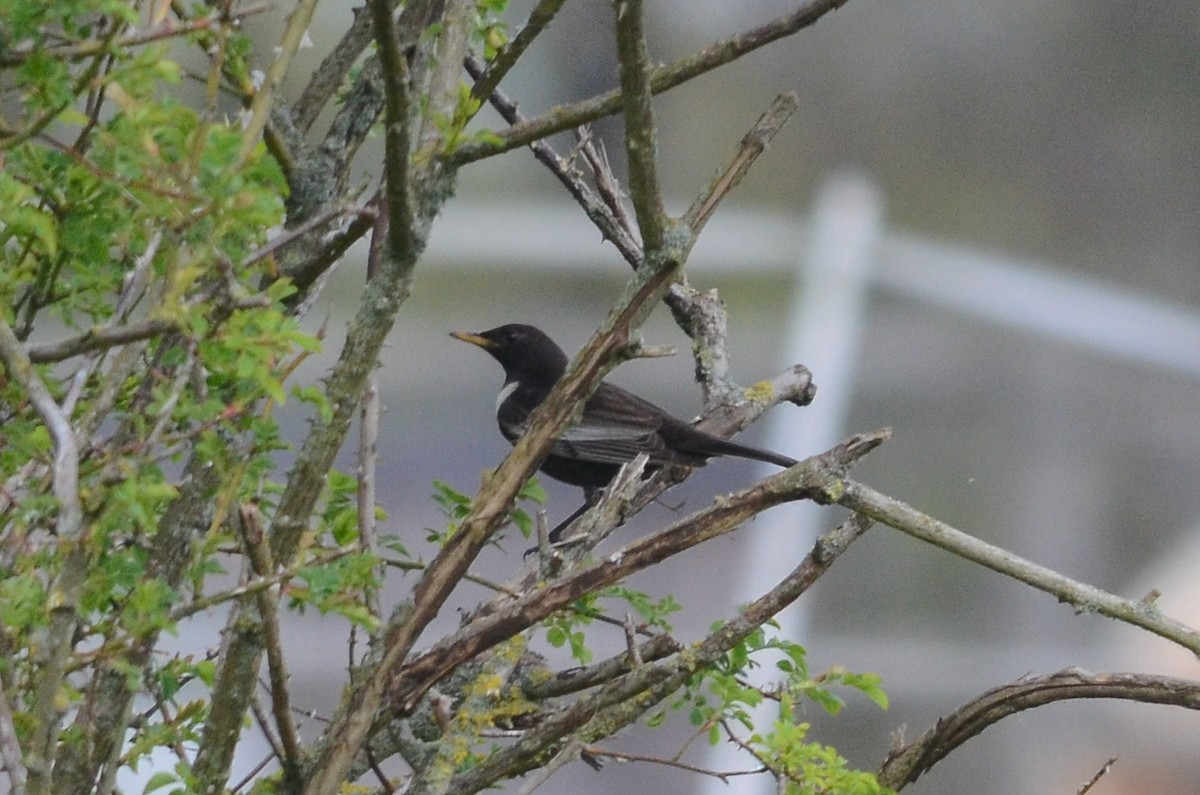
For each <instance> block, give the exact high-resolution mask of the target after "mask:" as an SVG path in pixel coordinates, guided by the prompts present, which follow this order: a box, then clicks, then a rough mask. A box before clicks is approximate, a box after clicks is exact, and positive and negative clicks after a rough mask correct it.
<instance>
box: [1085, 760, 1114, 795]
mask: <svg viewBox="0 0 1200 795" xmlns="http://www.w3.org/2000/svg"><path fill="white" fill-rule="evenodd" d="M1116 762H1117V758H1116V757H1115V756H1114V757H1110V758H1109V760H1108V761H1107V762H1105V763H1104V765H1103V766H1101V768H1100V769H1099V770H1097V771H1096V775H1094V776H1092V777H1091V779H1089V780H1088V783H1086V784H1084V785H1083V786H1082V787H1080V788H1079V791H1078V792H1076V793H1075V795H1087V794H1088V793H1089V792H1091V790H1092V787H1094V786H1096V784H1097V783H1098V782H1099V781H1100V779H1102V778H1104V777H1105V776H1106V775H1108V771H1110V770H1112V766H1113V765H1114V764H1116Z"/></svg>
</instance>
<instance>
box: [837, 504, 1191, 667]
mask: <svg viewBox="0 0 1200 795" xmlns="http://www.w3.org/2000/svg"><path fill="white" fill-rule="evenodd" d="M837 501H838V504H839V505H843V506H845V507H846V508H849V509H850V510H852V511H858V512H859V513H862V514H865V515H867V516H870V517H871V518H872V519H875V520H876V521H878V522H880V523H881V524H886V525H889V526H891V527H894V528H896V529H897V530H899V531H901V532H903V533H906V534H908V535H910V536H912V537H913V538H917V539H920V540H921V541H924V542H926V543H928V544H933V545H934V546H937V547H941V548H942V549H944V550H946V551H947V552H950V553H952V554H955V555H958V556H959V557H961V558H963V559H965V560H970V561H973V562H975V563H978V564H980V565H981V566H985V567H987V568H989V569H991V570H992V571H996V572H999V573H1000V574H1003V575H1005V576H1007V577H1012V578H1013V579H1015V580H1020V581H1021V582H1023V583H1025V584H1026V585H1031V586H1033V587H1034V588H1037V589H1038V590H1039V591H1045V592H1046V593H1049V594H1051V595H1053V596H1055V597H1056V598H1057V599H1058V600H1059V601H1060V602H1066V603H1067V604H1069V605H1072V606H1073V607H1074V608H1075V610H1076V612H1080V613H1099V614H1100V615H1103V616H1108V617H1109V618H1115V619H1117V620H1118V621H1122V622H1124V623H1126V624H1130V625H1132V626H1135V627H1141V628H1142V629H1144V630H1146V631H1147V632H1151V633H1153V634H1155V635H1158V636H1159V637H1163V638H1166V639H1167V640H1170V641H1172V642H1174V643H1177V644H1179V645H1180V646H1182V647H1183V648H1185V649H1187V650H1188V651H1190V652H1192V654H1195V655H1198V656H1200V632H1198V631H1197V630H1196V629H1195V628H1193V627H1189V626H1187V625H1186V624H1184V623H1182V622H1180V621H1176V620H1175V619H1173V618H1170V617H1169V616H1165V615H1163V613H1162V611H1161V610H1159V609H1158V608H1157V607H1156V606H1155V605H1154V603H1153V602H1152V601H1150V602H1147V601H1142V600H1138V601H1135V600H1133V599H1125V598H1122V597H1120V596H1115V595H1113V594H1110V593H1108V592H1107V591H1103V590H1101V589H1099V588H1096V587H1095V586H1093V585H1088V584H1086V583H1082V582H1079V581H1078V580H1073V579H1071V578H1070V577H1066V576H1064V575H1062V574H1059V573H1058V572H1056V571H1054V570H1052V569H1048V568H1046V567H1045V566H1042V565H1039V564H1037V563H1034V562H1033V561H1030V560H1026V559H1024V558H1022V557H1021V556H1020V555H1016V554H1014V553H1012V552H1009V551H1008V550H1006V549H1001V548H1000V547H997V546H994V545H992V544H989V543H987V542H986V541H981V540H980V539H978V538H975V537H974V536H970V535H968V534H966V533H964V532H962V531H961V530H956V529H955V528H953V527H951V526H950V525H948V524H946V523H945V522H941V521H939V520H937V519H934V518H933V517H932V516H929V515H928V514H924V513H921V512H920V511H918V510H916V509H914V508H912V507H911V506H909V505H906V504H905V503H903V502H901V501H900V500H897V499H895V498H893V497H889V496H887V495H886V494H881V493H879V492H878V491H875V490H874V489H872V488H871V487H870V486H866V485H864V484H862V483H857V482H855V481H852V480H851V481H847V482H846V485H845V490H844V492H843V493H842V494H841V496H840V497H839V498H838V500H837Z"/></svg>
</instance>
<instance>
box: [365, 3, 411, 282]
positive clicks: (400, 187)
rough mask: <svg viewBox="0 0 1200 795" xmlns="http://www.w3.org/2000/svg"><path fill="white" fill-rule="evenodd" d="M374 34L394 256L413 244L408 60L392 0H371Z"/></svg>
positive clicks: (389, 244)
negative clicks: (379, 70)
mask: <svg viewBox="0 0 1200 795" xmlns="http://www.w3.org/2000/svg"><path fill="white" fill-rule="evenodd" d="M370 7H371V16H372V18H373V19H374V21H375V38H376V41H377V42H378V44H379V60H380V63H381V64H382V66H383V87H384V92H385V95H386V97H387V101H386V103H385V106H384V125H385V135H384V153H385V155H384V168H385V169H386V175H385V177H384V179H385V183H386V184H385V190H386V196H387V212H386V213H385V215H386V216H387V219H388V226H387V232H388V234H387V256H388V257H389V258H397V257H399V256H401V253H402V252H404V251H407V250H409V248H410V247H411V245H412V239H411V235H412V227H413V215H412V212H413V211H412V204H411V202H412V195H411V191H412V184H411V181H410V179H409V169H408V166H409V153H410V151H411V150H412V125H411V121H410V114H409V105H410V102H411V100H410V97H409V89H410V86H409V75H408V60H407V59H406V58H405V57H404V53H403V51H402V50H401V46H400V39H399V37H398V35H397V30H396V22H395V20H394V19H393V17H392V6H391V0H371V2H370Z"/></svg>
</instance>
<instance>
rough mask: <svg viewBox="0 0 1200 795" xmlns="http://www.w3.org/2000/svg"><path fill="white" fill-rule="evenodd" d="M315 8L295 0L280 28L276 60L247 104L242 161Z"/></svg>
mask: <svg viewBox="0 0 1200 795" xmlns="http://www.w3.org/2000/svg"><path fill="white" fill-rule="evenodd" d="M316 8H317V0H298V1H297V3H296V5H295V7H294V8H293V9H292V13H291V14H289V15H288V20H287V26H286V27H285V28H284V29H283V35H282V36H280V37H279V44H278V46H276V48H275V60H274V61H272V62H271V65H270V66H269V67H268V68H267V74H266V77H265V78H264V79H263V83H262V85H261V86H259V88H258V91H257V92H255V94H254V99H253V100H252V101H251V103H250V120H249V121H248V122H247V123H246V129H245V130H243V131H242V150H241V153H240V154H239V160H241V161H242V162H245V160H246V158H248V157H249V156H250V153H251V152H253V151H254V149H255V147H257V146H258V144H259V139H260V137H261V136H262V132H263V128H264V127H266V126H267V119H268V117H269V116H270V114H271V109H272V107H273V105H274V103H275V96H276V94H278V93H279V89H280V86H282V85H283V80H284V78H285V77H286V76H287V70H288V66H289V65H290V64H291V62H292V56H293V55H295V54H296V50H298V49H299V48H300V43H301V42H302V41H303V40H304V37H305V36H307V35H308V25H309V23H310V22H311V21H312V15H313V12H314V11H315V10H316Z"/></svg>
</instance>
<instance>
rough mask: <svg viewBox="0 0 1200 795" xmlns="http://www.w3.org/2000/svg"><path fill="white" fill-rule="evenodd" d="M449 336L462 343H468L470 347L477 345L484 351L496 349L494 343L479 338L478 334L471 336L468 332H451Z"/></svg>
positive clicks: (485, 338)
mask: <svg viewBox="0 0 1200 795" xmlns="http://www.w3.org/2000/svg"><path fill="white" fill-rule="evenodd" d="M450 336H451V337H454V339H456V340H462V341H463V342H469V343H471V344H472V345H478V346H479V347H480V348H483V349H484V350H485V351H488V350H491V349H492V348H495V347H496V343H494V342H492V341H491V340H489V339H488V338H487V337H481V336H479V335H478V334H472V333H471V332H470V331H451V332H450Z"/></svg>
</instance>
